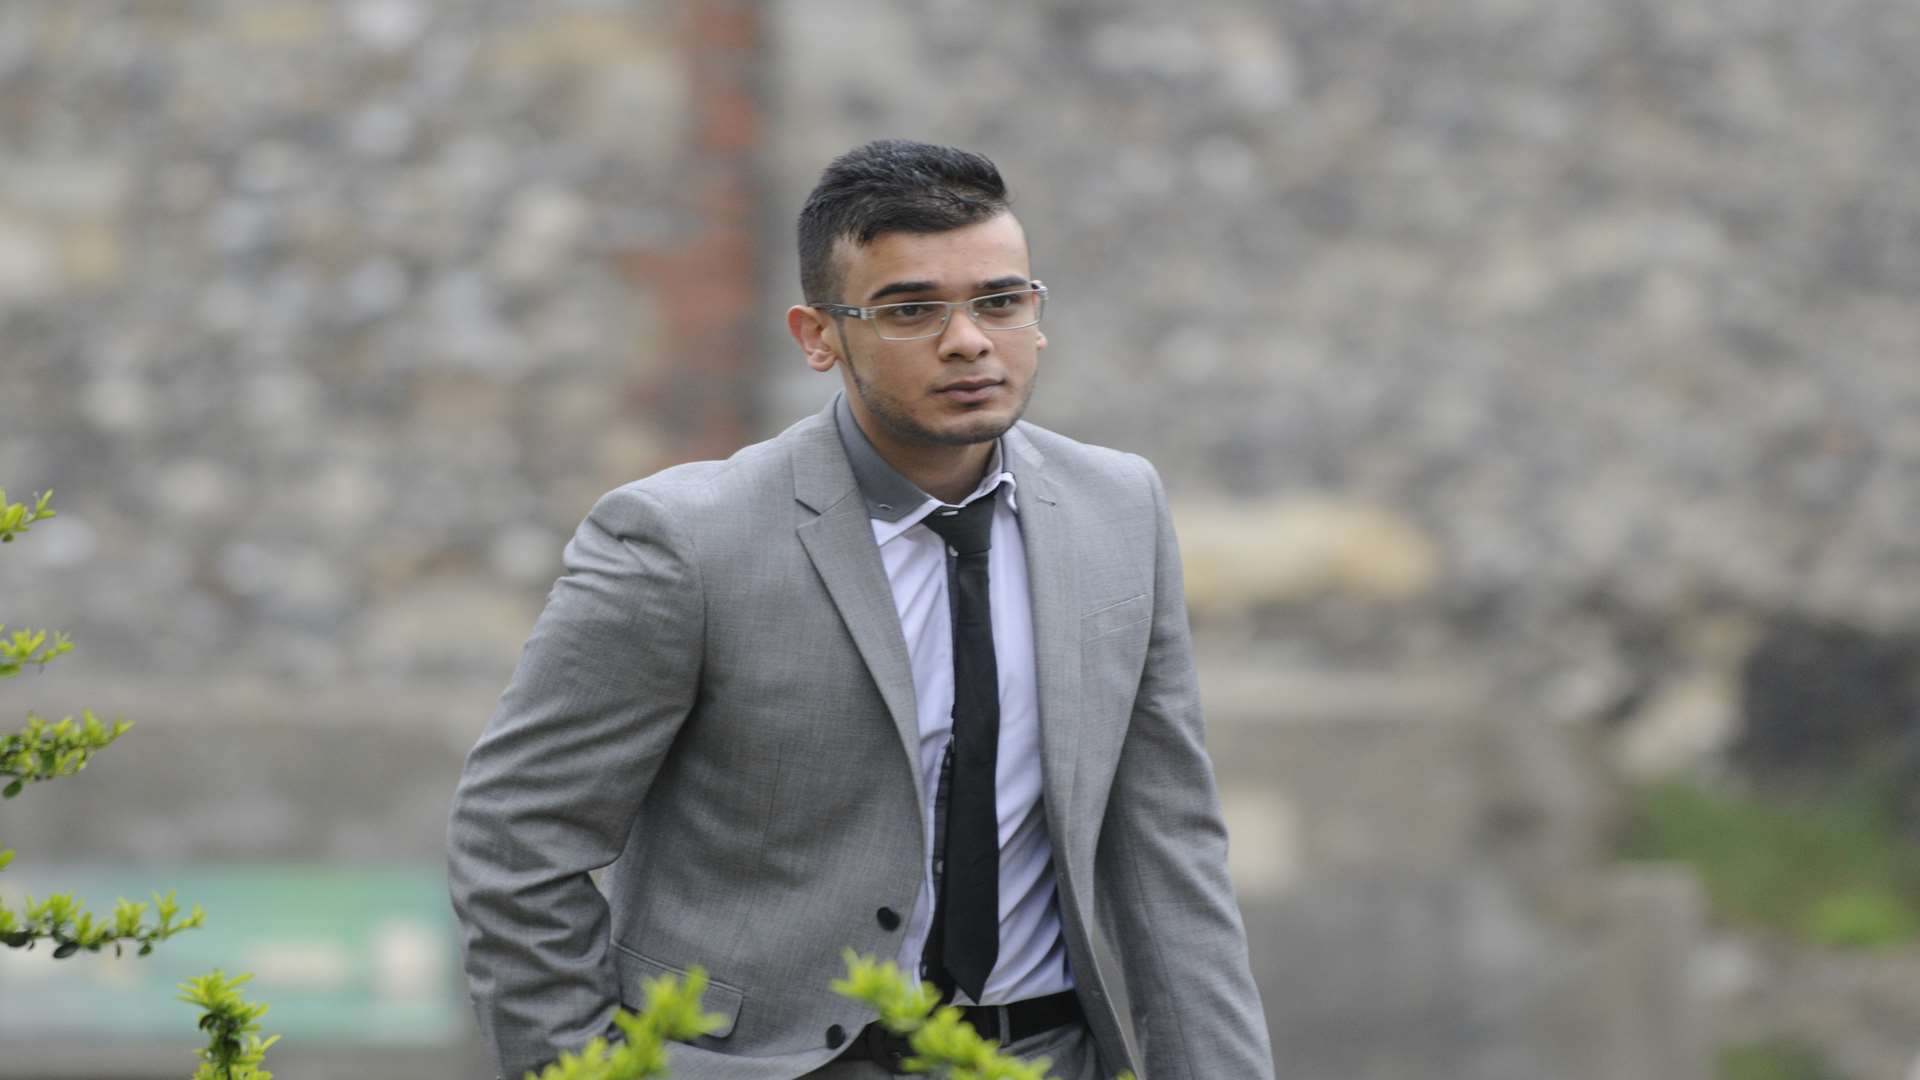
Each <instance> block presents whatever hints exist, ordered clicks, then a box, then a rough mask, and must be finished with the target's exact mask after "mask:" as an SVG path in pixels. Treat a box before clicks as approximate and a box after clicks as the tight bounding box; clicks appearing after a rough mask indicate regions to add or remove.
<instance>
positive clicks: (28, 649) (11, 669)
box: [0, 625, 73, 679]
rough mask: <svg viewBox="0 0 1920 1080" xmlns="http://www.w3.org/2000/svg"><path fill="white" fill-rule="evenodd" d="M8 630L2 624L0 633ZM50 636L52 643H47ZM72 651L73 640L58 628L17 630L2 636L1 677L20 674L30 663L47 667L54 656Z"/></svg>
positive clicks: (0, 649)
mask: <svg viewBox="0 0 1920 1080" xmlns="http://www.w3.org/2000/svg"><path fill="white" fill-rule="evenodd" d="M6 630H7V628H6V627H5V626H3V625H0V634H5V633H6ZM48 637H52V638H53V643H52V644H48V643H47V638H48ZM72 651H73V642H72V641H69V640H68V639H67V635H65V634H63V633H61V632H60V631H58V630H52V631H49V630H15V631H14V632H13V633H12V635H10V636H7V637H0V679H8V678H12V677H13V676H15V675H18V674H20V669H21V668H24V667H26V666H27V665H28V664H34V665H37V666H39V667H46V666H47V665H48V664H49V663H51V662H52V661H53V658H54V657H56V656H59V655H61V654H63V653H69V652H72Z"/></svg>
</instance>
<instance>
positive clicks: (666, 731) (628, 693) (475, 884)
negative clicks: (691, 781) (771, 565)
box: [447, 485, 705, 1078]
mask: <svg viewBox="0 0 1920 1080" xmlns="http://www.w3.org/2000/svg"><path fill="white" fill-rule="evenodd" d="M563 561H564V572H563V574H562V576H561V577H560V579H559V581H558V582H556V583H555V585H554V587H553V589H552V591H551V592H550V593H549V594H548V597H547V604H546V608H545V610H544V611H543V612H542V613H541V615H540V618H539V620H538V622H537V623H536V624H535V625H534V628H533V633H532V636H531V637H530V638H529V639H528V640H527V644H526V646H525V648H524V650H523V651H522V653H521V656H520V661H519V664H518V666H517V667H516V668H515V670H514V674H513V679H512V682H511V683H510V684H509V685H508V687H507V690H506V692H505V693H504V694H503V695H502V696H501V698H500V702H499V704H498V706H497V707H496V708H495V710H494V713H493V716H492V718H491V719H490V720H489V721H488V723H487V727H486V730H485V732H484V734H482V735H481V737H480V739H479V741H478V743H477V744H476V745H475V746H474V748H473V750H472V752H471V753H470V754H469V755H468V756H467V761H466V767H465V770H464V771H463V772H462V774H461V778H460V783H459V786H458V788H457V789H456V790H455V793H454V797H453V806H452V811H451V815H450V819H449V822H448V829H447V868H448V882H449V885H450V888H451V892H452V898H453V907H454V912H455V914H456V915H457V916H458V918H459V921H460V926H461V932H462V944H463V951H464V955H465V962H466V970H467V977H468V983H469V987H470V990H471V993H472V996H473V1002H474V1008H475V1012H476V1013H477V1014H478V1016H479V1021H480V1030H481V1034H482V1036H483V1037H484V1039H485V1040H486V1042H487V1043H488V1044H489V1045H490V1046H491V1047H492V1048H493V1051H494V1053H495V1055H496V1057H497V1061H498V1063H499V1065H500V1067H501V1069H502V1071H503V1073H504V1075H506V1076H508V1077H514V1078H517V1077H520V1076H521V1075H522V1074H524V1073H525V1072H527V1071H529V1070H534V1069H539V1068H541V1067H543V1066H545V1065H546V1064H547V1063H549V1062H550V1061H552V1060H553V1059H554V1058H557V1057H558V1056H559V1055H560V1052H561V1051H562V1050H578V1049H579V1048H580V1046H581V1045H582V1044H584V1043H585V1042H586V1041H587V1040H588V1039H590V1038H592V1037H593V1036H595V1035H599V1034H603V1033H606V1032H607V1031H608V1028H609V1023H610V1020H611V1017H612V1013H613V1010H614V1008H615V1006H616V1005H617V1004H618V1003H619V988H618V984H617V981H616V975H615V969H614V966H613V960H612V957H611V956H610V954H609V951H608V950H609V943H608V921H609V920H608V911H607V904H606V901H605V900H604V899H603V898H602V897H601V895H600V892H599V891H598V890H597V889H596V888H595V886H594V884H593V882H592V881H591V880H590V879H589V878H588V871H590V870H594V869H597V868H599V867H602V866H605V865H607V864H608V863H610V862H612V861H613V860H614V859H615V858H617V857H618V856H619V854H620V852H621V850H622V848H623V847H624V846H625V843H626V839H627V836H628V834H629V832H630V830H631V829H632V828H633V826H634V822H635V817H636V816H637V815H638V814H639V812H640V807H641V803H642V800H643V799H644V798H645V796H646V793H647V790H648V788H649V786H650V785H651V783H652V781H653V778H654V776H655V774H656V773H657V771H658V770H659V767H660V763H661V761H662V759H663V758H664V756H665V755H666V753H667V749H668V747H669V746H670V745H671V744H672V742H673V739H674V736H675V734H676V733H677V732H678V731H679V729H680V726H681V724H682V723H683V722H684V721H685V719H686V717H687V715H688V713H689V711H690V709H691V708H692V705H693V701H694V697H695V694H696V692H697V689H698V684H699V673H700V667H701V657H702V645H701V642H702V638H703V635H704V633H705V627H704V623H705V620H704V609H703V599H702V591H701V583H700V577H699V570H698V564H697V562H696V559H695V558H694V554H693V549H692V544H691V537H690V536H689V535H688V534H687V533H686V532H685V531H684V530H683V529H682V528H680V527H679V526H678V525H677V524H676V523H675V522H674V521H672V520H671V519H670V518H669V517H668V515H667V514H666V512H665V508H664V507H663V506H662V504H661V503H660V501H659V499H658V498H656V497H655V496H653V495H651V494H649V493H647V492H645V491H643V490H641V489H640V488H638V487H637V486H634V485H629V486H627V487H624V488H620V489H617V490H615V491H613V492H610V493H608V494H607V495H606V496H604V497H602V498H601V500H600V501H599V503H598V504H596V505H595V506H594V508H593V510H592V512H591V513H589V514H588V515H587V518H586V520H585V521H583V522H582V523H581V525H580V528H579V530H578V531H577V532H576V533H575V534H574V537H573V540H572V541H571V542H570V543H569V544H568V545H567V547H566V551H565V555H564V560H563Z"/></svg>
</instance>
